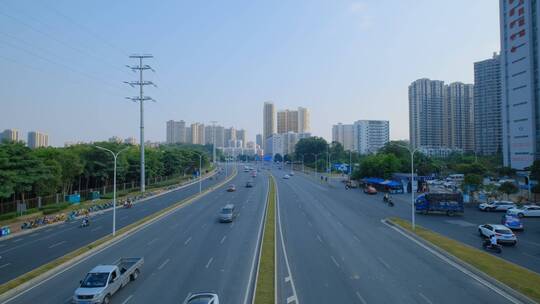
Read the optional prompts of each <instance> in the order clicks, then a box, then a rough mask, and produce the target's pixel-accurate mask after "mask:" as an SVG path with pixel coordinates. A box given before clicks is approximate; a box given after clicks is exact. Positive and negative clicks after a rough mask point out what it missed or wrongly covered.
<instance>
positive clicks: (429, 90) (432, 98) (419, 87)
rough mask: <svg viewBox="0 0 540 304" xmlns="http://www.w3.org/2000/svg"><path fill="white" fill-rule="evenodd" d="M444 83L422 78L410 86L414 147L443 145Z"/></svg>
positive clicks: (410, 114)
mask: <svg viewBox="0 0 540 304" xmlns="http://www.w3.org/2000/svg"><path fill="white" fill-rule="evenodd" d="M443 91H444V82H443V81H440V80H430V79H427V78H422V79H418V80H416V81H414V82H413V83H411V84H410V85H409V134H410V135H409V136H410V142H411V144H412V146H413V147H415V148H417V147H440V146H442V145H443Z"/></svg>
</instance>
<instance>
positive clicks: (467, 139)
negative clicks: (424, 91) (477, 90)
mask: <svg viewBox="0 0 540 304" xmlns="http://www.w3.org/2000/svg"><path fill="white" fill-rule="evenodd" d="M443 95H444V101H443V130H442V131H443V143H442V145H443V146H444V147H448V148H457V149H462V150H463V151H466V152H473V151H474V85H472V84H464V83H461V82H453V83H450V84H448V85H445V86H444V93H443Z"/></svg>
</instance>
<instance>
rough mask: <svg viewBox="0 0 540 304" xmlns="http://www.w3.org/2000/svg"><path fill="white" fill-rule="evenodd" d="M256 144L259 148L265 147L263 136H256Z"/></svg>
mask: <svg viewBox="0 0 540 304" xmlns="http://www.w3.org/2000/svg"><path fill="white" fill-rule="evenodd" d="M255 144H256V145H257V146H259V147H262V146H263V140H262V134H257V135H256V136H255Z"/></svg>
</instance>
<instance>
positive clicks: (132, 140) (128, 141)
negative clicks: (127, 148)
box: [124, 137, 137, 145]
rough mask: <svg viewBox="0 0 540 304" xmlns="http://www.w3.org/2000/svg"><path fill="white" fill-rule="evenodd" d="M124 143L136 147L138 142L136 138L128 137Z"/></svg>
mask: <svg viewBox="0 0 540 304" xmlns="http://www.w3.org/2000/svg"><path fill="white" fill-rule="evenodd" d="M124 143H125V144H128V145H136V144H137V140H136V139H135V137H128V138H126V139H124Z"/></svg>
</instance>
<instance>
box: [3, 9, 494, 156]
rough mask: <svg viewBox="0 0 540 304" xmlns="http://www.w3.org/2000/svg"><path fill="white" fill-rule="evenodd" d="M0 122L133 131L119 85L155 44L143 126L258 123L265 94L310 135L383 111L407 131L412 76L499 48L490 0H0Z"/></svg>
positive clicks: (400, 132)
mask: <svg viewBox="0 0 540 304" xmlns="http://www.w3.org/2000/svg"><path fill="white" fill-rule="evenodd" d="M0 5H1V6H2V9H1V10H0V70H1V71H2V73H1V74H0V82H1V83H2V87H1V88H2V89H1V90H0V129H5V128H18V129H20V130H21V131H23V132H24V135H25V136H26V132H27V131H29V130H41V131H44V132H46V133H48V134H49V136H50V141H51V143H52V144H53V145H59V146H60V145H63V143H64V142H65V141H76V140H84V141H88V140H99V139H106V138H108V137H110V136H114V135H117V136H121V137H128V136H135V137H138V107H137V105H136V104H134V103H133V102H131V101H128V100H126V99H124V97H125V96H131V95H134V94H137V91H136V89H132V88H130V87H129V86H126V85H124V84H123V83H122V82H123V81H125V80H135V79H136V75H135V74H133V73H132V72H130V71H129V70H128V69H127V68H125V65H126V64H132V63H133V62H132V61H131V60H130V59H129V58H128V55H129V54H131V53H152V54H153V55H154V56H155V59H154V60H151V61H149V62H148V63H149V64H151V65H152V66H153V67H154V68H155V69H156V73H155V74H148V78H149V79H150V80H153V81H154V82H156V83H157V84H158V86H159V87H158V88H149V89H148V95H151V96H152V97H154V98H155V99H157V103H149V104H147V106H146V110H147V111H146V138H147V139H150V140H154V141H162V140H164V139H165V122H166V121H167V120H169V119H175V120H180V119H183V120H186V121H188V122H194V121H200V122H206V123H208V122H209V121H212V120H216V121H218V122H219V123H220V124H222V125H225V126H235V127H237V128H245V129H247V130H248V136H249V138H250V139H254V137H255V134H256V133H260V132H261V131H262V104H263V102H264V101H267V100H272V101H274V103H275V104H276V107H277V108H278V109H282V108H296V107H298V106H304V107H307V108H309V109H310V111H311V125H312V133H313V134H315V135H319V136H323V137H325V138H330V134H331V126H332V124H335V123H337V122H343V123H351V122H353V121H355V120H358V119H386V120H390V126H391V138H393V139H400V138H407V137H408V101H407V87H408V85H409V84H410V82H412V81H414V80H415V79H418V78H422V77H429V78H432V79H440V80H444V81H446V82H452V81H463V82H469V83H472V82H473V62H474V61H478V60H483V59H486V58H489V57H491V55H492V53H493V52H494V51H499V48H500V46H499V24H498V22H499V16H498V1H495V0H475V1H466V0H454V1H442V0H441V1H429V0H409V1H403V0H363V1H345V0H333V1H329V0H328V1H316V0H314V1H295V0H292V1H172V0H160V1H139V0H134V1H103V0H96V1H72V0H71V1H69V0H57V1H52V0H39V1H38V0H35V1H17V0H0Z"/></svg>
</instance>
